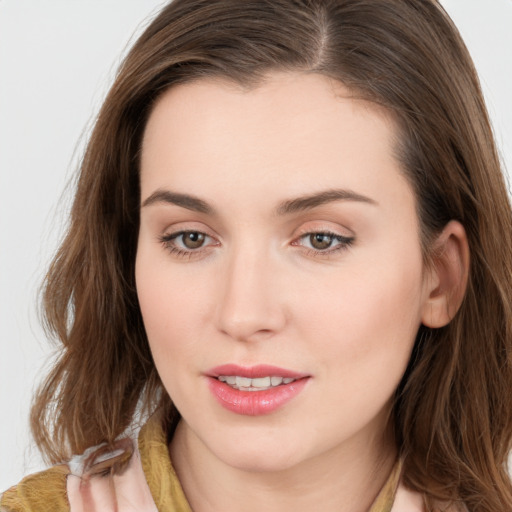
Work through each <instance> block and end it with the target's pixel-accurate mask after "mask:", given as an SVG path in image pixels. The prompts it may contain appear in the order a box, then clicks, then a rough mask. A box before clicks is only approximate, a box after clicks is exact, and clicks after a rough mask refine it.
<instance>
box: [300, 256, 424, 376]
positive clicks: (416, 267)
mask: <svg viewBox="0 0 512 512" xmlns="http://www.w3.org/2000/svg"><path fill="white" fill-rule="evenodd" d="M413 261H416V262H418V263H416V264H415V263H412V264H411V262H402V264H400V260H398V263H397V261H395V262H393V263H391V261H390V260H388V261H385V260H383V259H381V260H380V262H377V261H374V262H373V265H362V266H361V267H359V268H357V267H355V266H351V267H350V268H347V271H346V272H345V271H343V270H341V271H340V272H339V274H338V275H333V276H332V278H331V279H330V281H329V283H328V286H326V287H325V288H324V289H323V290H321V289H320V288H318V287H316V288H314V287H310V292H309V293H306V291H304V292H303V293H300V294H299V295H300V297H301V298H302V300H301V302H300V303H297V305H296V306H297V308H296V311H297V315H296V318H298V319H300V320H299V321H300V322H301V331H302V332H303V333H307V336H308V338H309V339H310V344H311V345H313V346H314V344H316V347H318V353H319V355H320V357H321V361H320V364H321V365H322V366H323V367H324V368H323V369H325V371H326V372H337V373H338V374H339V375H343V376H345V377H346V380H347V381H349V382H350V383H357V382H358V381H360V380H361V379H356V378H355V375H356V374H359V375H360V376H362V375H363V374H366V375H365V377H366V376H367V377H368V380H366V379H365V378H364V379H363V380H366V381H367V382H371V381H372V380H373V381H374V382H375V383H376V385H381V384H382V382H379V380H380V379H382V381H386V378H387V377H386V374H387V375H388V376H389V378H388V380H390V381H391V382H394V383H396V382H398V381H399V380H400V378H401V374H402V373H403V371H404V370H405V367H406V365H407V362H408V360H409V357H410V353H411V350H412V347H413V344H414V340H415V337H416V333H417V331H418V328H419V325H420V321H421V309H422V308H421V306H422V286H421V284H422V278H421V258H420V257H418V258H417V259H415V260H413ZM326 284H327V283H326ZM304 298H305V299H304ZM333 361H336V363H333ZM320 373H322V372H320ZM372 374H373V376H374V377H375V379H371V378H370V377H371V375H372ZM352 376H354V377H353V378H352Z"/></svg>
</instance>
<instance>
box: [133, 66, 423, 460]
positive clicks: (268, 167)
mask: <svg viewBox="0 0 512 512" xmlns="http://www.w3.org/2000/svg"><path fill="white" fill-rule="evenodd" d="M395 135H396V130H395V126H394V124H393V122H392V121H391V119H390V118H389V117H388V116H386V114H385V113H384V112H383V111H382V110H380V109H378V108H377V107H376V106H374V105H371V104H368V103H365V102H363V101H361V100H356V99H350V97H349V94H348V91H347V90H346V89H344V88H343V87H342V86H341V85H340V84H336V83H334V82H332V81H329V80H328V79H327V78H324V77H321V76H319V75H303V74H285V73H283V74H272V75H270V76H269V78H268V80H267V81H266V82H265V83H264V84H263V85H261V86H259V87H258V88H256V89H253V90H250V91H243V90H241V89H240V88H238V87H236V86H235V85H232V84H228V83H226V82H222V81H218V80H217V81H214V80H203V81H198V82H195V83H191V84H186V85H180V86H177V87H174V88H172V89H171V90H169V91H168V92H166V93H165V94H164V95H163V96H162V98H161V99H160V100H159V101H158V103H157V105H156V107H155V109H154V111H153V113H152V114H151V116H150V119H149V122H148V124H147V128H146V131H145V135H144V140H143V148H142V161H141V201H142V206H141V225H140V236H139V242H138V252H137V262H136V281H137V290H138V296H139V300H140V306H141V310H142V315H143V318H144V323H145V327H146V331H147V335H148V339H149V343H150V346H151V350H152V353H153V357H154V361H155V364H156V367H157V370H158V373H159V375H160V377H161V379H162V382H163V384H164V386H165V388H166V390H167V392H168V393H169V395H170V396H171V398H172V400H173V402H174V403H175V405H176V407H177V408H178V410H179V411H180V413H181V415H182V418H183V420H182V425H181V427H180V428H181V429H183V430H184V431H185V432H186V434H187V436H188V439H189V441H190V442H192V443H194V442H195V443H197V446H201V447H202V448H201V449H204V450H206V451H208V452H209V453H210V454H211V455H213V456H214V457H215V458H216V459H217V460H220V461H222V462H223V463H226V464H229V465H231V466H234V467H238V468H246V469H259V470H277V469H285V468H289V467H292V466H294V465H297V464H300V463H301V462H306V461H311V460H313V459H314V458H315V457H321V456H324V455H327V454H332V453H333V451H334V452H336V451H339V452H344V453H351V450H353V451H354V453H361V452H362V451H368V450H372V449H374V448H375V446H376V445H378V444H379V443H381V442H383V441H382V440H383V438H384V435H383V433H384V432H385V431H386V424H387V421H388V417H389V413H390V410H391V401H392V397H393V393H394V391H395V389H396V387H397V385H398V383H399V381H400V379H401V377H402V375H403V373H404V370H405V368H406V365H407V363H408V360H409V357H410V353H411V350H412V347H413V343H414V339H415V335H416V333H417V330H418V327H419V325H420V323H421V319H422V314H423V311H424V309H425V307H426V305H425V304H426V300H427V297H428V291H427V286H426V283H425V281H426V277H425V275H426V273H425V272H424V268H423V264H422V255H421V250H420V240H419V229H418V219H417V215H416V209H415V198H414V196H413V193H412V190H411V187H410V186H409V184H408V182H407V181H406V179H405V178H404V176H403V175H402V173H401V171H400V166H399V164H398V162H397V160H396V158H395V156H394V154H393V137H394V136H395ZM292 379H293V380H292ZM290 380H291V382H290Z"/></svg>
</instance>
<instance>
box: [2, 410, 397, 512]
mask: <svg viewBox="0 0 512 512" xmlns="http://www.w3.org/2000/svg"><path fill="white" fill-rule="evenodd" d="M138 453H139V454H140V464H141V466H142V471H143V473H142V471H141V472H140V475H141V476H139V473H137V469H136V468H135V465H134V464H135V463H134V464H132V463H130V466H129V467H128V469H127V470H126V471H125V472H124V473H125V475H124V476H122V477H120V479H119V480H117V481H112V482H111V483H109V484H108V485H104V484H101V483H100V485H98V486H97V487H98V488H101V490H100V491H99V494H98V492H97V493H96V497H95V498H94V500H92V501H91V502H89V501H87V502H86V498H85V497H83V495H85V493H83V491H80V492H81V493H83V494H81V493H79V494H78V497H79V502H78V504H77V505H76V506H75V503H77V501H76V497H75V498H73V500H71V501H72V503H73V506H70V499H69V495H68V493H69V490H70V485H69V481H68V477H70V476H73V475H72V474H71V470H70V469H69V466H68V465H64V464H62V465H59V466H54V467H52V468H50V469H48V470H46V471H42V472H41V473H36V474H34V475H30V476H27V477H26V478H24V479H23V480H22V481H21V482H20V483H19V484H18V485H16V486H14V487H12V488H10V489H9V490H8V491H6V492H5V493H4V494H3V495H2V496H1V498H0V511H1V512H43V511H44V512H48V511H51V512H70V511H72V512H74V511H75V509H76V510H77V511H78V510H80V511H82V510H83V511H85V512H89V511H90V510H94V511H96V510H97V511H98V512H99V511H101V512H103V511H105V512H106V511H110V510H112V511H114V510H115V511H117V510H122V507H119V508H118V504H117V501H116V500H114V501H112V500H110V499H107V498H105V496H104V495H103V494H102V493H105V489H110V490H112V487H113V486H114V487H115V485H116V483H115V482H117V485H118V486H120V485H121V484H119V482H120V481H121V480H122V479H123V478H124V480H125V483H126V481H128V482H129V484H128V485H125V486H124V487H123V489H122V494H123V497H124V499H125V501H126V500H127V501H128V502H129V503H130V505H133V506H136V503H138V501H137V500H138V499H140V493H139V494H137V492H138V491H137V489H135V488H136V487H137V485H133V482H134V481H137V482H138V484H141V482H140V480H141V479H142V475H143V476H144V477H145V480H146V482H147V487H149V491H150V493H151V497H150V499H149V501H151V498H152V500H153V501H154V504H153V503H150V506H149V508H148V507H147V506H146V505H147V503H148V501H147V500H146V501H145V502H144V503H145V505H144V510H150V511H159V512H192V510H191V508H190V505H189V504H188V502H187V499H186V497H185V494H184V492H183V489H182V487H181V485H180V482H179V480H178V477H177V475H176V472H175V470H174V468H173V466H172V464H171V460H170V457H169V450H168V446H167V440H166V433H165V432H164V430H163V428H162V425H161V422H160V421H157V420H155V419H152V420H150V421H148V422H147V423H146V425H145V426H144V427H143V428H142V429H141V431H140V434H139V437H138ZM132 458H135V459H138V457H137V455H136V456H135V457H132ZM130 473H131V476H130ZM133 477H134V478H135V480H134V479H133ZM73 478H77V477H74V476H73ZM115 478H116V477H114V479H115ZM129 478H132V480H127V479H129ZM399 479H400V464H399V463H397V464H396V465H395V467H394V468H393V470H392V472H391V474H390V476H389V478H388V480H387V482H386V483H385V485H384V487H383V488H382V490H381V492H380V493H379V495H378V496H377V499H376V500H375V502H374V504H373V505H372V507H371V509H370V512H391V509H392V507H393V501H394V497H395V493H396V490H397V487H398V483H399ZM97 480H104V481H105V480H106V479H105V478H99V479H97ZM78 481H79V482H80V481H81V480H80V479H78ZM79 485H80V484H79ZM142 485H144V486H145V483H144V482H142ZM132 489H133V493H134V494H133V496H129V493H130V492H131V490H132ZM139 490H140V489H139ZM88 492H90V491H88ZM114 493H115V490H114ZM127 493H128V496H127ZM98 496H99V497H100V498H99V499H98ZM148 496H149V494H148ZM82 499H83V501H82ZM90 503H92V504H93V505H90ZM109 504H110V505H112V507H111V506H109ZM141 507H142V506H141ZM130 509H131V507H130ZM138 510H139V512H142V508H141V509H138Z"/></svg>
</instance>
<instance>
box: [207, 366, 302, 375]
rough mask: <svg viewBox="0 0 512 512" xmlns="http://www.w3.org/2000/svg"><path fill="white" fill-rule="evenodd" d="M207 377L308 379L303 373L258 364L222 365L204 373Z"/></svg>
mask: <svg viewBox="0 0 512 512" xmlns="http://www.w3.org/2000/svg"><path fill="white" fill-rule="evenodd" d="M206 374H207V375H208V376H209V377H219V376H220V375H238V376H239V377H247V378H249V379H258V378H261V377H283V378H288V379H302V378H304V377H309V375H307V374H305V373H300V372H296V371H293V370H288V369H286V368H279V367H278V366H273V365H268V364H258V365H255V366H240V365H238V364H232V363H230V364H223V365H220V366H216V367H215V368H211V369H210V370H208V371H207V372H206Z"/></svg>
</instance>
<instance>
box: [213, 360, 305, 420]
mask: <svg viewBox="0 0 512 512" xmlns="http://www.w3.org/2000/svg"><path fill="white" fill-rule="evenodd" d="M219 375H238V376H240V377H247V378H253V379H256V378H259V377H268V376H271V377H283V378H291V379H297V380H295V381H293V382H290V383H289V384H281V385H280V386H276V387H273V388H269V389H265V390H261V391H241V390H239V389H233V388H232V387H231V386H229V385H228V384H226V383H225V382H221V381H219V380H218V379H217V377H218V376H219ZM207 377H208V387H209V389H210V391H211V393H212V394H213V396H214V397H215V398H216V399H217V401H218V402H219V403H220V405H221V406H222V407H224V408H225V409H227V410H228V411H231V412H234V413H236V414H241V415H245V416H260V415H264V414H270V413H271V412H274V411H275V410H277V409H279V408H280V407H282V406H284V405H285V404H286V403H287V402H289V401H290V400H292V399H293V398H295V397H296V396H297V395H298V394H299V393H300V392H301V391H302V390H303V389H304V386H305V385H306V383H307V382H308V381H309V376H308V375H305V374H301V373H297V372H293V371H291V370H286V369H284V368H278V367H276V366H268V365H258V366H251V367H242V366H238V365H234V364H227V365H222V366H217V367H215V368H212V369H211V370H210V371H209V372H208V373H207Z"/></svg>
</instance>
